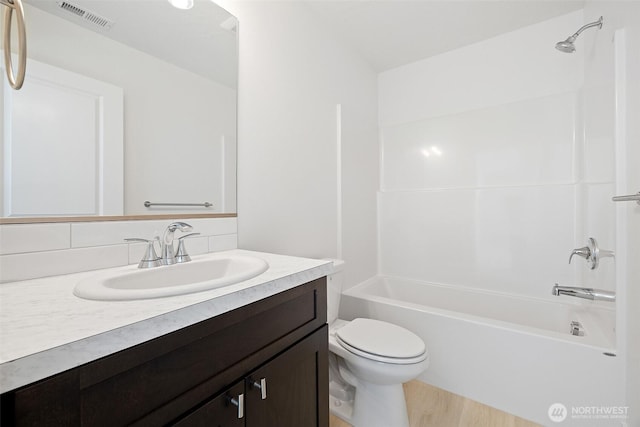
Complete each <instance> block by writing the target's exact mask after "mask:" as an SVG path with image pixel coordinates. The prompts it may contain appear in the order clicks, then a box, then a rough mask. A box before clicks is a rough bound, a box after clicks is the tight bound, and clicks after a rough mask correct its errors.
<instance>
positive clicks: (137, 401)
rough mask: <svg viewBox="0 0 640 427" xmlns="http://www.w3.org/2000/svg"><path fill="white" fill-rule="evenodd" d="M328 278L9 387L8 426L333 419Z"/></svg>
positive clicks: (279, 425)
mask: <svg viewBox="0 0 640 427" xmlns="http://www.w3.org/2000/svg"><path fill="white" fill-rule="evenodd" d="M326 313H327V308H326V278H321V279H318V280H314V281H312V282H309V283H307V284H305V285H302V286H298V287H296V288H293V289H291V290H288V291H285V292H281V293H279V294H276V295H273V296H271V297H269V298H266V299H263V300H261V301H258V302H255V303H253V304H250V305H247V306H244V307H241V308H238V309H236V310H233V311H231V312H228V313H225V314H222V315H219V316H216V317H214V318H211V319H208V320H205V321H203V322H200V323H197V324H195V325H192V326H189V327H187V328H184V329H181V330H178V331H176V332H173V333H170V334H168V335H164V336H162V337H159V338H156V339H154V340H151V341H148V342H145V343H142V344H139V345H137V346H135V347H132V348H129V349H126V350H123V351H121V352H118V353H115V354H113V355H110V356H107V357H104V358H102V359H99V360H96V361H93V362H90V363H88V364H86V365H83V366H80V367H78V368H75V369H72V370H70V371H67V372H63V373H61V374H58V375H55V376H53V377H50V378H47V379H45V380H42V381H39V382H37V383H35V384H30V385H28V386H25V387H22V388H20V389H18V390H14V391H11V392H8V393H5V394H3V395H2V411H1V412H0V416H1V417H2V418H1V421H2V426H12V425H15V426H109V427H113V426H124V425H135V426H164V425H172V426H180V427H185V426H189V427H190V426H205V425H206V426H214V427H236V426H238V427H314V426H317V427H328V425H329V409H328V407H329V403H328V398H329V392H328V366H327V365H328V338H327V329H328V328H327V325H326Z"/></svg>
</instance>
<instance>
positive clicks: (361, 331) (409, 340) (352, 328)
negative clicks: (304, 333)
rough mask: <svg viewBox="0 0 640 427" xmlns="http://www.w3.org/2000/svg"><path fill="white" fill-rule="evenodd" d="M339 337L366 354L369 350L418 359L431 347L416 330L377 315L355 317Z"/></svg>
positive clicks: (369, 353)
mask: <svg viewBox="0 0 640 427" xmlns="http://www.w3.org/2000/svg"><path fill="white" fill-rule="evenodd" d="M336 338H338V340H339V341H340V342H341V343H343V344H346V347H351V348H352V349H356V350H359V352H358V353H360V352H362V353H365V357H366V355H367V354H368V355H374V356H379V357H381V358H385V359H386V358H390V359H415V358H423V356H424V355H425V353H426V350H427V348H426V346H425V345H424V342H423V341H422V340H421V339H420V337H418V336H417V335H416V334H414V333H413V332H411V331H408V330H406V329H404V328H402V327H400V326H398V325H394V324H391V323H387V322H382V321H380V320H374V319H361V318H358V319H354V320H353V321H351V322H349V323H348V324H346V325H345V326H343V327H341V328H340V329H338V330H337V331H336ZM361 355H362V354H361Z"/></svg>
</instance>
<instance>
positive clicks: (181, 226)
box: [160, 222, 193, 265]
mask: <svg viewBox="0 0 640 427" xmlns="http://www.w3.org/2000/svg"><path fill="white" fill-rule="evenodd" d="M176 230H180V231H182V232H183V233H184V232H187V231H191V230H193V227H192V226H190V225H189V224H187V223H185V222H172V223H171V224H169V225H168V226H167V229H166V230H164V234H163V235H162V242H161V247H160V254H161V255H160V259H161V262H162V264H164V265H171V264H175V263H176V255H175V251H174V249H173V234H174V233H175V231H176Z"/></svg>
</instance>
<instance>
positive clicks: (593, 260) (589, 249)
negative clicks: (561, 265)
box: [569, 237, 610, 270]
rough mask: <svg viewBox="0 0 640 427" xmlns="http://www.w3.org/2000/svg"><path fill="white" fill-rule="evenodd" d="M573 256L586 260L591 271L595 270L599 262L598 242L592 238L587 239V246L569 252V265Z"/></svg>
mask: <svg viewBox="0 0 640 427" xmlns="http://www.w3.org/2000/svg"><path fill="white" fill-rule="evenodd" d="M607 252H610V251H607ZM574 255H578V256H581V257H583V258H584V259H586V260H587V262H588V263H589V267H590V268H591V270H595V269H596V268H598V262H599V261H600V248H599V247H598V242H596V239H594V238H593V237H589V240H588V241H587V246H585V247H583V248H578V249H574V250H573V251H571V256H569V264H571V259H572V258H573V256H574Z"/></svg>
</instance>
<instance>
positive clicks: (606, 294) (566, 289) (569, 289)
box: [551, 283, 616, 302]
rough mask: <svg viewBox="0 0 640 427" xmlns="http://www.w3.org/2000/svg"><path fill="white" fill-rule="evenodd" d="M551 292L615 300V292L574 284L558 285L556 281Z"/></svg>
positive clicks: (593, 298)
mask: <svg viewBox="0 0 640 427" xmlns="http://www.w3.org/2000/svg"><path fill="white" fill-rule="evenodd" d="M551 292H552V293H553V295H555V296H560V295H568V296H570V297H576V298H584V299H589V300H592V301H594V300H595V301H608V302H615V300H616V293H615V292H611V291H603V290H601V289H593V288H578V287H574V286H560V285H558V284H557V283H556V284H555V285H554V286H553V288H552V290H551Z"/></svg>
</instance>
